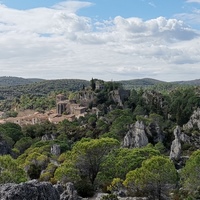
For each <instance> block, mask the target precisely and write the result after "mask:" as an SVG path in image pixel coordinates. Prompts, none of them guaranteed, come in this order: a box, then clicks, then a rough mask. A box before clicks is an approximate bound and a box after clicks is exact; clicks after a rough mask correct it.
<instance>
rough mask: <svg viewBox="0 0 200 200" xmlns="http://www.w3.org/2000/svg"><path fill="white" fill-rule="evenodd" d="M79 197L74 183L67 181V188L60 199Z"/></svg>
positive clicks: (74, 199)
mask: <svg viewBox="0 0 200 200" xmlns="http://www.w3.org/2000/svg"><path fill="white" fill-rule="evenodd" d="M77 199H79V197H78V195H77V191H76V190H75V188H74V185H73V183H70V182H69V183H66V190H65V191H64V192H63V193H62V194H61V195H60V200H77Z"/></svg>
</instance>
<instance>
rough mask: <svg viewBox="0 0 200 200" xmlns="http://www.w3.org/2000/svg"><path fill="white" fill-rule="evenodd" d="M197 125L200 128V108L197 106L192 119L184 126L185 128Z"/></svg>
mask: <svg viewBox="0 0 200 200" xmlns="http://www.w3.org/2000/svg"><path fill="white" fill-rule="evenodd" d="M195 126H196V127H197V128H198V129H199V130H200V108H197V110H195V111H194V112H193V114H192V116H191V117H190V120H189V121H188V122H187V124H185V125H184V126H183V129H184V130H189V129H193V128H194V127H195Z"/></svg>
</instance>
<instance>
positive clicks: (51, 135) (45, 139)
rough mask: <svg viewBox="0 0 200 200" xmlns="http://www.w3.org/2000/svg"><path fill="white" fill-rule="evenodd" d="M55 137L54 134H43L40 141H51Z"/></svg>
mask: <svg viewBox="0 0 200 200" xmlns="http://www.w3.org/2000/svg"><path fill="white" fill-rule="evenodd" d="M55 139H56V135H54V134H45V135H43V136H42V141H51V140H55Z"/></svg>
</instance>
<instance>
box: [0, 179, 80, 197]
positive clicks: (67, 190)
mask: <svg viewBox="0 0 200 200" xmlns="http://www.w3.org/2000/svg"><path fill="white" fill-rule="evenodd" d="M0 199H1V200H23V199H27V200H79V199H81V198H80V197H79V196H78V195H77V192H76V190H75V189H74V185H73V184H72V183H67V184H66V186H65V187H63V186H62V185H60V184H57V185H54V186H53V185H52V184H51V183H49V182H39V181H37V180H31V181H28V182H26V183H20V184H15V183H7V184H4V185H0Z"/></svg>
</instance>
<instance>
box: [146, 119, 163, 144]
mask: <svg viewBox="0 0 200 200" xmlns="http://www.w3.org/2000/svg"><path fill="white" fill-rule="evenodd" d="M146 131H147V135H148V136H149V142H150V143H153V144H156V143H158V142H163V140H164V137H165V136H164V134H163V132H162V130H161V128H160V126H159V124H158V123H157V122H152V123H150V124H149V125H148V127H146Z"/></svg>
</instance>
